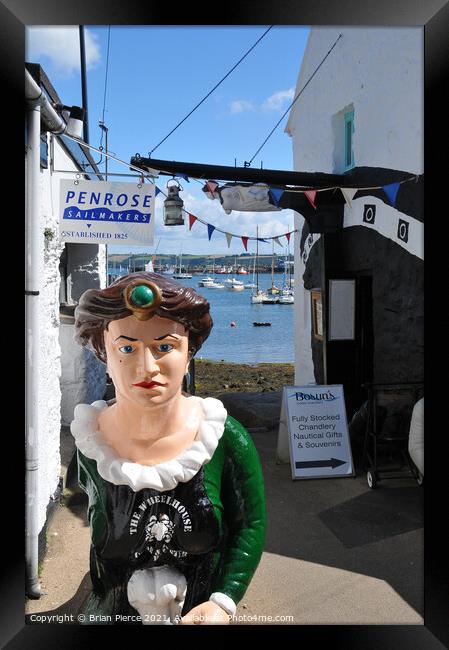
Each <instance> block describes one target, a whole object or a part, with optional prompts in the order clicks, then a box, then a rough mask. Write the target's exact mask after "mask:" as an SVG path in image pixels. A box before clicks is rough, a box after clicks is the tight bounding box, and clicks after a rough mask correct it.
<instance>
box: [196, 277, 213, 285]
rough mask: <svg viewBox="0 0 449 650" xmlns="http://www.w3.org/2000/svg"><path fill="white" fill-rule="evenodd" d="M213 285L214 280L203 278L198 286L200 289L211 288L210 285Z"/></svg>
mask: <svg viewBox="0 0 449 650" xmlns="http://www.w3.org/2000/svg"><path fill="white" fill-rule="evenodd" d="M213 283H214V279H213V278H211V277H210V276H209V277H207V278H202V279H201V280H200V281H199V282H198V286H199V287H210V285H211V284H213Z"/></svg>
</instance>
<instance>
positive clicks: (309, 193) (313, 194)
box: [304, 190, 316, 210]
mask: <svg viewBox="0 0 449 650" xmlns="http://www.w3.org/2000/svg"><path fill="white" fill-rule="evenodd" d="M304 194H305V195H306V197H307V198H308V199H309V201H310V203H311V204H312V205H313V207H314V208H315V210H316V205H315V203H314V201H315V197H316V190H308V191H307V192H304Z"/></svg>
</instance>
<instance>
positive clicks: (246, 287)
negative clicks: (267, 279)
mask: <svg viewBox="0 0 449 650" xmlns="http://www.w3.org/2000/svg"><path fill="white" fill-rule="evenodd" d="M256 288H257V285H256V284H254V282H248V283H247V284H245V289H256Z"/></svg>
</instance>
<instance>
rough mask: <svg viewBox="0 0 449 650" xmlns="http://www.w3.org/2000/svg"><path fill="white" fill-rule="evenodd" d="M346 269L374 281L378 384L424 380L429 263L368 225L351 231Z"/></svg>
mask: <svg viewBox="0 0 449 650" xmlns="http://www.w3.org/2000/svg"><path fill="white" fill-rule="evenodd" d="M342 248H343V250H342V253H343V254H342V262H343V266H342V268H343V269H344V270H345V271H349V272H351V273H354V274H356V273H357V272H358V271H365V270H366V269H370V270H371V272H372V278H373V332H374V368H373V370H374V376H373V381H374V383H408V382H419V381H423V374H424V262H423V261H422V260H421V259H419V258H418V257H416V256H415V255H411V254H410V253H408V252H407V251H406V250H405V249H404V248H402V246H400V245H398V244H396V243H394V242H393V241H391V240H390V239H387V238H386V237H383V236H382V235H380V234H379V233H377V232H376V231H374V230H371V229H368V228H364V227H363V226H354V227H352V228H346V229H345V230H344V231H343V240H342Z"/></svg>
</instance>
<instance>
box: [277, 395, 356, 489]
mask: <svg viewBox="0 0 449 650" xmlns="http://www.w3.org/2000/svg"><path fill="white" fill-rule="evenodd" d="M283 408H284V413H285V414H286V416H287V417H286V420H287V429H288V438H289V446H290V463H291V468H292V478H293V479H306V478H335V477H348V476H354V475H355V472H354V464H353V460H352V450H351V442H350V439H349V432H348V422H347V418H346V408H345V400H344V394H343V386H342V385H341V384H335V385H308V386H285V387H284V391H283Z"/></svg>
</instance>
